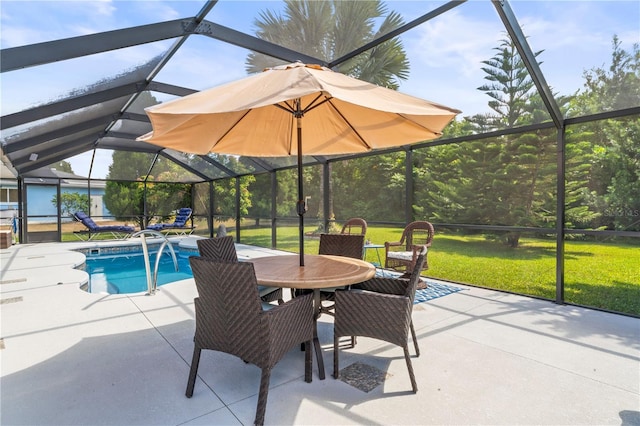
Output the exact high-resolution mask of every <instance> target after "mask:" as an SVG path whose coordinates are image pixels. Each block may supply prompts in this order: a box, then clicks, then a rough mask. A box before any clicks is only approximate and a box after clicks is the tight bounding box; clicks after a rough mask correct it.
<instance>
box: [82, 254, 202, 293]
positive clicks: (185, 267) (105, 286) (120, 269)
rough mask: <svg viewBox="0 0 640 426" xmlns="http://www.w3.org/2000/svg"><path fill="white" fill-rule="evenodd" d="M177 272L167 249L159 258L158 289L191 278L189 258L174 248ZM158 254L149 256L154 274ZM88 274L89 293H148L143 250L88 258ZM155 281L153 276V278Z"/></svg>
mask: <svg viewBox="0 0 640 426" xmlns="http://www.w3.org/2000/svg"><path fill="white" fill-rule="evenodd" d="M175 252H176V258H177V260H178V271H176V270H175V266H174V263H173V258H172V257H171V252H170V251H169V250H168V249H166V250H164V251H163V253H162V257H161V258H160V265H159V268H158V287H159V286H161V285H163V284H168V283H171V282H174V281H180V280H185V279H188V278H192V277H193V274H192V272H191V266H190V265H189V255H193V254H194V253H188V254H180V252H179V250H178V249H175ZM156 255H157V252H156V251H153V252H150V253H149V257H150V261H149V263H150V265H151V274H152V275H153V269H154V267H155V263H156ZM86 271H87V273H88V274H89V284H88V289H87V290H88V291H89V293H109V294H123V293H139V292H145V291H147V272H146V269H145V265H144V257H143V254H142V251H140V252H132V253H126V254H119V255H107V256H104V255H97V256H87V260H86ZM152 279H153V277H152Z"/></svg>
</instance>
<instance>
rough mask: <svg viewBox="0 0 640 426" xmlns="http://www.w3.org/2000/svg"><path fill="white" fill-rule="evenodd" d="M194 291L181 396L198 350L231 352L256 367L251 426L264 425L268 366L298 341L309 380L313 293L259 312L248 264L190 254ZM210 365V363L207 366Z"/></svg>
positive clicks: (195, 364)
mask: <svg viewBox="0 0 640 426" xmlns="http://www.w3.org/2000/svg"><path fill="white" fill-rule="evenodd" d="M189 261H190V263H191V269H192V270H193V276H194V279H195V282H196V287H197V290H198V297H196V298H195V300H194V303H195V313H196V329H195V336H194V348H193V358H192V361H191V369H190V371H189V380H188V383H187V391H186V396H187V397H188V398H191V397H192V396H193V390H194V386H195V381H196V376H197V374H198V364H199V362H200V353H201V351H202V349H210V350H214V351H220V352H224V353H227V354H231V355H235V356H237V357H239V358H241V359H242V360H243V361H245V362H246V363H250V364H254V365H256V366H257V367H259V368H260V369H261V370H262V375H261V379H260V389H259V393H258V405H257V408H256V418H255V424H256V425H262V424H263V423H264V418H265V412H266V406H267V396H268V393H269V380H270V377H271V371H272V369H273V367H274V366H275V365H276V364H277V363H278V362H279V361H280V360H281V359H282V357H283V356H284V355H285V354H286V353H287V352H288V351H289V350H291V349H292V348H294V347H298V346H299V345H302V344H304V348H305V364H304V375H305V381H306V382H311V380H312V376H311V373H312V371H311V368H312V365H311V364H312V353H311V341H312V339H313V331H314V324H313V300H312V298H313V296H312V295H311V294H309V295H303V296H300V297H297V298H295V299H292V300H290V301H287V302H286V303H284V304H282V305H269V306H270V307H271V308H270V309H265V310H263V307H262V305H263V304H262V303H261V300H260V297H259V295H258V290H257V282H256V275H255V269H254V266H253V263H251V262H231V261H224V260H216V259H210V258H206V257H199V256H192V257H190V258H189ZM211 367H213V366H211Z"/></svg>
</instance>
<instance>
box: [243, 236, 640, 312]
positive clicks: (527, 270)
mask: <svg viewBox="0 0 640 426" xmlns="http://www.w3.org/2000/svg"><path fill="white" fill-rule="evenodd" d="M305 231H306V232H309V231H313V228H312V227H309V228H306V229H305ZM401 232H402V231H401V230H400V229H398V228H384V227H371V226H370V227H369V228H368V230H367V239H370V240H371V241H372V242H373V243H379V244H382V243H383V242H384V241H397V240H398V239H399V238H400V235H401ZM277 237H278V238H277V241H278V249H281V250H287V251H292V252H298V244H299V243H298V228H297V227H281V228H278V230H277ZM241 240H242V242H243V243H245V244H253V245H258V246H262V247H271V234H270V229H269V228H260V229H245V228H243V229H242V231H241ZM304 247H305V248H304V250H305V253H317V252H318V240H317V239H313V238H305V241H304ZM379 253H380V256H381V258H382V261H383V262H384V249H380V252H379ZM367 260H368V261H370V262H377V261H378V259H377V254H376V252H375V250H368V251H367ZM428 260H429V270H428V271H426V272H425V273H424V275H425V276H428V277H432V278H439V279H443V280H447V281H454V282H459V283H465V284H471V285H475V286H480V287H486V288H492V289H497V290H504V291H509V292H513V293H520V294H525V295H530V296H536V297H541V298H544V299H549V300H555V297H556V284H555V283H556V266H555V265H556V248H555V241H554V240H545V239H534V238H523V239H521V240H520V246H519V247H518V248H516V249H513V248H509V247H507V246H505V245H503V244H502V243H500V242H497V241H490V240H487V239H485V238H484V237H483V236H481V235H473V236H460V235H449V234H443V233H439V234H437V235H436V238H435V240H434V242H433V246H432V249H431V250H430V251H429V256H428ZM638 265H640V247H638V246H637V245H632V244H624V243H611V242H607V243H602V242H593V241H589V242H586V241H567V242H566V243H565V289H564V296H565V301H567V302H569V303H575V304H578V305H584V306H591V307H595V308H599V309H605V310H610V311H614V312H620V313H625V314H631V315H636V316H640V279H639V277H640V266H638Z"/></svg>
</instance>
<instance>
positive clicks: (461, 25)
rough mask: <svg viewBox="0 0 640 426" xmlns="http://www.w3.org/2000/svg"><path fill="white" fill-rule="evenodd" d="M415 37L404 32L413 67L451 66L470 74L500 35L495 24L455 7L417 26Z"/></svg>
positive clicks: (475, 69)
mask: <svg viewBox="0 0 640 426" xmlns="http://www.w3.org/2000/svg"><path fill="white" fill-rule="evenodd" d="M414 31H416V34H418V35H417V36H414V35H413V34H412V33H409V34H407V36H405V37H404V38H406V39H407V41H406V46H407V49H408V50H410V51H411V60H412V68H416V67H419V66H427V67H433V68H446V69H449V70H451V69H454V70H456V72H461V73H462V74H464V75H467V76H470V75H473V74H474V73H476V72H477V70H478V69H479V67H480V62H481V61H483V60H485V59H488V58H489V57H491V56H492V53H491V48H492V47H494V46H496V44H497V40H499V38H500V37H501V34H500V33H498V32H497V31H496V25H495V24H492V23H490V22H488V21H485V20H481V19H477V18H472V17H470V16H467V15H464V14H462V13H461V12H459V11H457V10H453V11H450V12H449V13H446V14H443V15H440V16H438V17H437V18H436V19H433V20H431V21H429V22H427V23H425V24H423V25H421V26H420V27H418V28H416V29H415V30H414Z"/></svg>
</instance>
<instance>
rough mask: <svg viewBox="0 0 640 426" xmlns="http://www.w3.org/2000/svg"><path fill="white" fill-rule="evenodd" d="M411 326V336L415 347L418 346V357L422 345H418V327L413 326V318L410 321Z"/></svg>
mask: <svg viewBox="0 0 640 426" xmlns="http://www.w3.org/2000/svg"><path fill="white" fill-rule="evenodd" d="M409 326H410V328H411V337H413V347H414V348H416V357H419V356H420V347H418V339H417V338H416V329H415V328H413V320H411V322H410V323H409Z"/></svg>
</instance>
